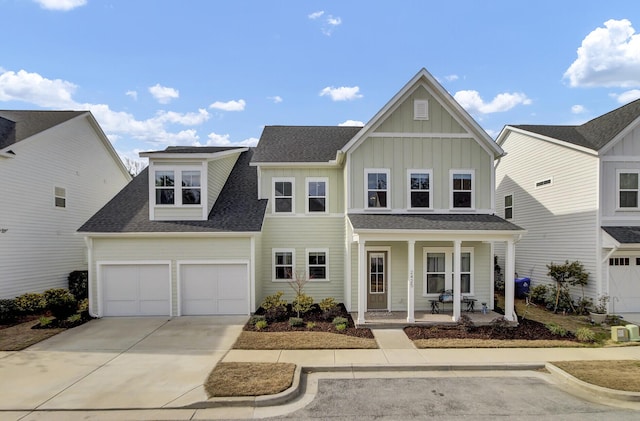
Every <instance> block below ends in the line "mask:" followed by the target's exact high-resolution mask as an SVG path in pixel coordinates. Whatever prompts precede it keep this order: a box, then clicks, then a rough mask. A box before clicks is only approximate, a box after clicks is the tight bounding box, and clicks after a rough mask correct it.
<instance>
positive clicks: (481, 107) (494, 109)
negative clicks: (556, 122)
mask: <svg viewBox="0 0 640 421" xmlns="http://www.w3.org/2000/svg"><path fill="white" fill-rule="evenodd" d="M453 97H454V98H455V100H456V101H458V103H459V104H460V105H461V106H462V107H463V108H464V109H466V110H467V111H469V112H471V113H474V112H475V113H480V114H490V113H499V112H503V111H508V110H510V109H512V108H513V107H515V106H516V105H520V104H522V105H529V104H531V100H530V99H529V98H527V96H526V95H525V94H523V93H520V92H516V93H503V94H498V95H496V97H495V98H493V100H492V101H491V102H488V103H485V102H484V100H483V99H482V97H480V94H479V93H478V91H471V90H469V91H458V92H456V93H455V95H454V96H453Z"/></svg>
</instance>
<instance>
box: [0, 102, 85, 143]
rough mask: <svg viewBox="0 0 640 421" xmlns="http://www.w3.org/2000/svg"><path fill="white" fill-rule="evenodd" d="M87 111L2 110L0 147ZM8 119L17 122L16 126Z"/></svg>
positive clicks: (0, 117) (0, 111)
mask: <svg viewBox="0 0 640 421" xmlns="http://www.w3.org/2000/svg"><path fill="white" fill-rule="evenodd" d="M86 112H87V111H31V110H29V111H21V110H0V149H4V148H6V147H8V146H11V145H13V144H14V143H17V142H20V141H22V140H24V139H26V138H28V137H31V136H33V135H34V134H36V133H40V132H42V131H44V130H47V129H49V128H51V127H54V126H57V125H58V124H60V123H63V122H65V121H67V120H70V119H72V118H74V117H77V116H79V115H81V114H84V113H86ZM2 119H5V121H4V122H3V121H2ZM6 120H9V122H13V123H15V126H14V125H13V124H11V123H8V122H7V121H6ZM12 126H13V127H12Z"/></svg>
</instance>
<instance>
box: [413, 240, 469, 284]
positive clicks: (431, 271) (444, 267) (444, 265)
mask: <svg viewBox="0 0 640 421" xmlns="http://www.w3.org/2000/svg"><path fill="white" fill-rule="evenodd" d="M472 268H473V249H472V248H463V249H462V250H461V253H460V291H461V293H462V294H463V295H473V269H472ZM423 289H424V292H425V293H426V294H430V295H438V294H440V293H441V292H442V291H445V290H453V248H431V247H426V248H425V249H424V285H423Z"/></svg>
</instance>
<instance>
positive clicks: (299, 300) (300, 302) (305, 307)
mask: <svg viewBox="0 0 640 421" xmlns="http://www.w3.org/2000/svg"><path fill="white" fill-rule="evenodd" d="M311 306H313V297H310V296H309V295H307V294H305V293H302V294H300V295H297V296H296V298H294V299H293V302H292V303H291V308H292V309H293V310H294V311H295V312H297V313H298V317H300V316H301V315H303V314H305V313H307V312H309V310H311Z"/></svg>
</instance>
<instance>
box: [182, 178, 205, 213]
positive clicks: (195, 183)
mask: <svg viewBox="0 0 640 421" xmlns="http://www.w3.org/2000/svg"><path fill="white" fill-rule="evenodd" d="M200 187H201V186H200V171H182V204H183V205H199V204H200Z"/></svg>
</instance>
